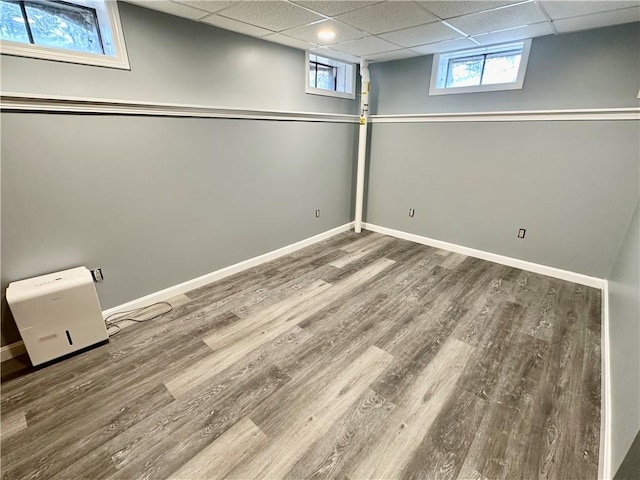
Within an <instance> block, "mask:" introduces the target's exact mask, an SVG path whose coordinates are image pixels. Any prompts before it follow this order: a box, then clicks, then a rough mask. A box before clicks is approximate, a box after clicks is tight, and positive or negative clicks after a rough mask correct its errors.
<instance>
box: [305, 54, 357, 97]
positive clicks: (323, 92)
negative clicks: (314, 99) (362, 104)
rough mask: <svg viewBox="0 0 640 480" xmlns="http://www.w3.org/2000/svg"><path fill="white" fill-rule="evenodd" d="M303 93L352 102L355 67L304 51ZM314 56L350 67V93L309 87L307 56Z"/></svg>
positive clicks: (351, 64) (354, 88) (354, 94)
mask: <svg viewBox="0 0 640 480" xmlns="http://www.w3.org/2000/svg"><path fill="white" fill-rule="evenodd" d="M304 54H305V55H304V59H305V60H304V68H305V73H304V91H305V93H308V94H311V95H323V96H326V97H338V98H347V99H350V100H353V99H354V98H356V66H355V64H353V63H351V62H345V61H344V60H338V59H336V58H331V57H330V56H327V55H324V54H321V53H316V52H313V53H310V52H309V50H305V52H304ZM310 54H311V55H316V56H318V57H322V58H327V59H329V60H333V61H334V62H338V63H341V64H343V65H348V66H349V65H350V66H351V92H350V93H349V92H336V91H335V90H325V89H324V88H314V87H312V86H310V85H309V55H310Z"/></svg>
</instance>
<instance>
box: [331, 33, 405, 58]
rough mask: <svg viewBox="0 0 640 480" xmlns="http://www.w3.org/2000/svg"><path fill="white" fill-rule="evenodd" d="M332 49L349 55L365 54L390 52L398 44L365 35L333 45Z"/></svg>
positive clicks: (395, 48) (396, 47)
mask: <svg viewBox="0 0 640 480" xmlns="http://www.w3.org/2000/svg"><path fill="white" fill-rule="evenodd" d="M331 48H332V49H333V50H339V51H341V52H346V53H350V54H351V55H357V56H366V55H372V54H374V53H382V52H390V51H392V50H397V49H398V46H397V45H394V44H392V43H389V42H385V41H384V40H381V39H379V38H377V37H365V38H361V39H359V40H354V41H352V42H346V43H341V44H339V45H333V46H332V47H331Z"/></svg>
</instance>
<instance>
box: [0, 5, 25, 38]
mask: <svg viewBox="0 0 640 480" xmlns="http://www.w3.org/2000/svg"><path fill="white" fill-rule="evenodd" d="M0 39H2V40H10V41H12V42H23V43H29V35H28V34H27V27H26V25H25V23H24V17H23V16H22V10H21V9H20V5H18V4H16V3H11V2H4V1H3V2H0Z"/></svg>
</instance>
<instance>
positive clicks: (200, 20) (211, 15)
mask: <svg viewBox="0 0 640 480" xmlns="http://www.w3.org/2000/svg"><path fill="white" fill-rule="evenodd" d="M209 17H222V18H224V19H227V20H231V21H233V22H237V23H242V24H244V25H247V26H249V27H255V28H259V29H261V30H268V31H269V33H265V34H264V35H260V36H254V35H249V36H250V37H253V38H263V37H265V36H267V35H272V34H274V33H280V32H277V31H276V30H271V29H270V28H267V27H261V26H259V25H254V24H253V23H249V22H243V21H242V20H237V19H235V18H231V17H225V16H224V15H218V13H217V12H216V13H209V14H208V15H206V16H204V17H202V18H200V19H198V21H199V22H203V23H207V22H205V20H206V19H207V18H209ZM207 25H211V26H212V27H216V28H222V29H223V30H229V29H227V28H223V27H218V26H216V25H214V24H213V23H207ZM229 31H231V32H234V31H235V30H229ZM236 33H240V32H236ZM242 35H246V34H242Z"/></svg>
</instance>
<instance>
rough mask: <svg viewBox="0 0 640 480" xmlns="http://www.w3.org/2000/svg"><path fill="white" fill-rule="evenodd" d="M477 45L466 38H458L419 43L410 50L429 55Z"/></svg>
mask: <svg viewBox="0 0 640 480" xmlns="http://www.w3.org/2000/svg"><path fill="white" fill-rule="evenodd" d="M477 46H478V45H476V44H475V43H473V42H472V41H471V40H469V39H468V38H458V39H456V40H449V41H447V42H438V43H431V44H429V45H420V46H419V47H412V48H411V50H413V51H414V52H416V53H419V54H420V55H429V54H430V53H443V52H454V51H456V50H462V49H463V48H473V47H477Z"/></svg>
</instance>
